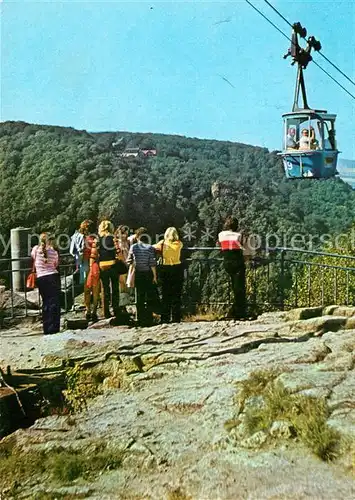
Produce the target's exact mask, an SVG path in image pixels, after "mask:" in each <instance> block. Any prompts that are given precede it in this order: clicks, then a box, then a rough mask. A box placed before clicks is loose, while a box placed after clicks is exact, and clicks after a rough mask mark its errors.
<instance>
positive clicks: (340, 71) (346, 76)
mask: <svg viewBox="0 0 355 500" xmlns="http://www.w3.org/2000/svg"><path fill="white" fill-rule="evenodd" d="M264 2H265V3H266V4H267V5H268V6H269V7H271V9H272V10H273V11H275V12H276V14H278V15H279V16H280V17H281V19H283V20H284V21H285V23H287V24H288V25H289V26H290V27H291V28H292V27H293V26H292V24H291V23H290V22H289V21H288V20H287V19H286V18H285V17H284V16H283V15H282V14H281V12H279V11H278V10H277V9H276V7H274V6H273V5H272V4H271V3H270V2H269V1H268V0H264ZM248 3H249V2H248ZM301 38H303V39H304V40H307V39H306V37H305V36H302V37H301ZM317 52H318V54H320V55H321V56H322V57H323V59H325V60H326V61H327V62H328V63H329V64H331V65H332V66H333V68H335V69H336V70H337V71H339V73H341V74H342V75H343V76H344V78H346V79H347V80H348V81H349V82H350V83H352V84H353V85H355V82H354V81H353V80H352V79H351V78H349V77H348V75H346V74H345V73H344V72H343V71H342V70H341V69H340V68H339V67H338V66H337V65H336V64H334V63H332V61H331V60H330V59H328V57H326V56H325V55H324V54H323V52H321V51H320V50H318V51H317Z"/></svg>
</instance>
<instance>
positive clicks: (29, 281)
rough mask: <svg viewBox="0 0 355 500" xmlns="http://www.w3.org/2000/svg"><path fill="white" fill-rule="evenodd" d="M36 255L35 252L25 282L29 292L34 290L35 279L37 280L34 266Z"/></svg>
mask: <svg viewBox="0 0 355 500" xmlns="http://www.w3.org/2000/svg"><path fill="white" fill-rule="evenodd" d="M36 255H37V252H36V253H35V257H34V259H32V270H31V272H30V274H29V275H28V276H27V280H26V288H28V289H29V290H33V289H34V288H36V279H37V273H36V265H35V261H36Z"/></svg>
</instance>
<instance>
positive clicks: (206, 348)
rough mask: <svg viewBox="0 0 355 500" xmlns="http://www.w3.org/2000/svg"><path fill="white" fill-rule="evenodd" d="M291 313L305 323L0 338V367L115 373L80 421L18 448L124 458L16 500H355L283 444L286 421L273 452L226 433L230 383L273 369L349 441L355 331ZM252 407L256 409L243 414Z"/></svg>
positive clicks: (269, 317) (30, 434)
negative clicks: (320, 406) (99, 448)
mask: <svg viewBox="0 0 355 500" xmlns="http://www.w3.org/2000/svg"><path fill="white" fill-rule="evenodd" d="M297 314H298V315H299V317H307V318H309V319H305V320H294V319H292V320H290V316H289V317H288V318H286V317H285V313H277V314H272V313H268V314H266V315H263V316H261V317H260V318H259V319H258V320H256V321H253V322H243V323H242V322H234V321H225V322H211V323H182V324H180V325H174V324H173V325H160V326H156V327H153V328H145V329H138V328H125V327H112V328H109V327H105V328H102V329H97V328H96V329H87V330H76V331H64V332H62V333H60V334H58V335H53V336H48V337H44V336H43V335H41V334H40V333H39V331H38V330H36V329H30V328H29V327H26V328H23V329H20V328H18V329H15V330H3V331H0V366H2V367H5V366H6V365H11V366H12V368H13V369H17V370H18V371H21V370H22V369H31V370H33V371H34V372H41V371H43V370H44V369H53V370H55V369H60V368H61V367H63V363H64V362H65V361H67V360H69V359H70V360H76V361H77V362H78V363H84V364H86V365H90V364H91V365H93V364H95V363H97V362H100V361H101V362H102V361H105V360H109V362H110V363H112V370H113V375H112V377H110V376H108V377H107V378H106V379H105V381H104V384H103V394H101V395H100V396H98V397H96V398H95V399H92V400H91V401H90V402H89V404H88V407H87V409H86V410H85V411H82V412H81V413H77V414H75V415H74V416H73V417H68V416H52V417H47V418H44V419H40V420H38V421H37V422H36V423H35V425H33V426H32V427H31V428H29V429H27V430H19V431H17V432H16V433H15V434H14V436H15V437H16V439H17V443H18V445H19V446H20V447H24V448H27V449H28V447H32V448H36V447H37V448H41V447H44V448H45V449H46V450H48V449H51V447H53V449H56V448H57V447H62V448H66V449H69V450H78V449H86V450H88V449H90V447H91V446H92V445H93V444H95V443H98V442H99V443H105V444H108V445H109V446H113V447H114V446H115V447H119V448H120V449H122V450H125V458H124V460H123V464H122V467H121V468H120V469H118V470H114V471H106V472H104V473H102V474H101V475H99V476H97V478H96V479H92V480H90V481H86V482H84V483H83V480H77V481H76V482H74V483H73V484H71V485H68V486H66V487H65V488H67V489H65V488H64V487H63V489H58V486H55V485H53V484H51V483H50V482H46V481H45V480H43V481H36V480H35V479H34V480H33V483H32V484H28V485H27V486H26V488H25V491H24V495H28V497H29V498H31V495H32V497H33V498H36V495H37V494H38V495H39V494H40V493H41V492H46V493H47V494H49V493H50V494H52V495H54V494H55V493H57V494H58V496H59V495H60V494H62V495H64V494H67V495H69V496H70V495H73V498H75V495H76V494H77V492H79V493H80V491H81V490H80V488H83V489H82V492H83V494H84V495H85V498H91V499H106V498H107V499H114V498H120V499H129V498H131V499H138V498H139V499H143V498H144V499H168V500H172V499H178V498H180V499H181V500H183V499H188V498H191V499H201V500H207V499H221V500H222V499H223V500H230V499H233V500H234V499H245V498H247V499H264V498H265V499H281V498H282V499H296V498H297V499H298V498H299V499H301V498H317V499H332V500H333V499H339V500H340V499H352V498H354V497H355V482H354V477H352V476H351V475H350V473H349V471H348V470H347V469H346V468H345V467H344V464H343V463H342V462H341V461H338V462H335V463H326V462H322V461H320V460H319V459H318V458H316V457H315V456H313V455H312V454H311V452H309V451H308V450H307V449H305V448H304V447H303V446H302V445H301V444H300V443H299V442H297V441H292V440H291V439H290V436H291V434H292V432H291V429H290V425H289V423H288V422H285V421H282V420H279V421H276V422H274V424H273V426H272V428H271V431H270V434H271V436H272V437H275V438H280V440H281V441H277V440H276V441H272V442H271V443H270V442H269V439H268V435H267V433H265V432H264V431H258V432H256V433H255V434H253V435H252V436H249V437H247V436H244V437H243V436H242V435H240V438H238V439H236V438H235V436H234V435H236V431H235V430H234V429H232V430H231V431H230V432H228V431H227V430H226V427H225V423H226V422H227V421H229V420H231V419H233V418H235V415H236V413H237V404H236V401H235V395H236V393H237V390H238V385H237V382H240V381H243V380H245V379H246V378H247V377H248V375H249V374H250V373H251V372H253V371H255V370H260V369H264V370H265V369H270V368H273V367H274V368H278V369H280V370H281V371H282V372H283V373H281V375H280V376H279V380H280V381H281V382H282V383H283V384H284V385H285V386H286V387H288V388H289V389H290V390H291V391H292V392H295V393H296V392H302V393H305V394H307V393H308V394H309V395H310V396H313V397H314V396H321V397H326V398H327V402H328V405H329V407H330V408H331V411H332V414H331V417H330V419H329V424H330V425H331V426H333V427H334V428H336V429H338V430H339V431H340V432H341V433H342V434H343V435H344V436H351V435H352V434H353V430H354V426H355V410H354V406H355V395H354V390H355V386H354V379H355V377H354V356H355V331H354V330H344V329H343V327H344V325H345V323H346V318H345V316H344V317H343V316H338V312H337V313H336V316H333V318H332V319H333V321H330V319H329V318H330V316H329V314H328V315H327V316H326V317H323V318H322V317H321V318H313V317H311V318H310V317H309V316H307V313H304V314H305V316H302V315H301V316H300V313H299V312H297ZM297 314H296V313H295V316H296V315H297ZM349 316H351V315H350V313H349V312H348V311H347V315H346V317H349ZM291 317H292V315H291ZM339 318H341V319H339ZM285 319H288V321H287V322H285ZM301 323H302V324H301ZM325 325H326V327H324V326H325ZM327 325H328V327H329V325H330V327H329V328H328V327H327ZM290 328H291V329H292V331H291V330H290ZM333 330H336V331H333ZM305 333H306V335H305ZM118 374H124V383H122V384H121V385H120V384H119V385H117V384H116V385H115V381H116V382H117V376H118ZM307 391H308V392H307ZM254 403H255V404H262V401H261V402H260V401H259V400H258V401H256V400H254V402H253V401H251V402H250V401H249V403H248V404H254ZM69 419H71V420H69ZM239 427H240V428H241V426H239ZM239 432H240V429H239ZM93 459H94V457H93ZM68 488H69V489H68ZM178 494H179V495H180V497H179V496H177V495H178ZM174 495H175V496H174ZM23 498H27V497H26V496H24V497H23Z"/></svg>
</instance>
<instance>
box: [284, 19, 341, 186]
mask: <svg viewBox="0 0 355 500" xmlns="http://www.w3.org/2000/svg"><path fill="white" fill-rule="evenodd" d="M292 30H293V31H292V43H291V48H290V49H289V51H288V53H287V54H286V55H285V56H284V58H286V57H288V56H291V57H292V59H293V61H292V65H293V64H295V63H297V65H298V70H297V79H296V88H295V96H294V102H293V108H292V111H291V112H290V113H285V114H283V115H282V118H283V121H284V134H283V135H284V138H283V149H282V152H281V153H279V154H280V155H281V156H282V159H283V165H284V169H285V174H286V177H287V178H288V179H300V178H315V179H321V178H329V177H334V175H336V174H337V170H336V166H337V159H338V154H339V151H338V149H337V145H336V140H335V119H336V115H334V114H330V113H327V111H325V110H319V109H310V108H309V106H308V103H307V95H306V87H305V82H304V77H303V70H304V69H305V68H306V67H307V65H308V63H309V62H310V61H311V60H312V57H311V51H312V49H314V50H316V51H319V50H320V49H321V44H320V42H319V41H318V40H316V39H315V38H314V37H313V36H310V37H308V39H307V47H306V48H305V49H302V48H301V47H300V45H299V43H298V36H301V37H302V38H305V37H306V35H307V31H306V29H305V28H303V27H302V26H301V24H300V23H295V24H293V26H292ZM300 91H301V93H302V100H303V107H299V94H300Z"/></svg>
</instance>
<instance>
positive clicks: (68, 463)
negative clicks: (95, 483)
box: [0, 439, 124, 497]
mask: <svg viewBox="0 0 355 500" xmlns="http://www.w3.org/2000/svg"><path fill="white" fill-rule="evenodd" d="M0 445H1V446H0V451H1V459H0V497H1V493H4V492H6V493H7V494H9V493H11V494H12V495H15V494H16V492H17V493H18V492H19V491H20V489H21V488H23V485H24V484H26V483H28V482H30V481H31V480H33V481H35V482H37V481H38V480H40V481H41V482H42V483H45V482H46V481H47V480H51V481H54V482H55V483H59V484H60V485H63V484H67V483H71V482H72V481H74V480H75V479H78V478H79V477H84V478H91V477H95V476H96V475H98V474H99V473H101V472H103V471H107V470H114V469H118V468H119V467H120V466H121V464H122V460H123V457H124V452H123V451H122V450H113V449H108V448H107V447H106V445H101V446H100V447H99V448H98V449H97V450H96V451H95V452H94V453H92V452H91V453H90V454H88V453H84V452H83V451H72V450H63V449H59V450H56V451H51V452H45V451H43V450H36V449H32V450H30V451H26V452H23V451H22V450H21V449H19V448H17V447H16V446H14V445H13V443H12V442H11V441H9V440H6V439H5V440H4V442H1V443H0Z"/></svg>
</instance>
